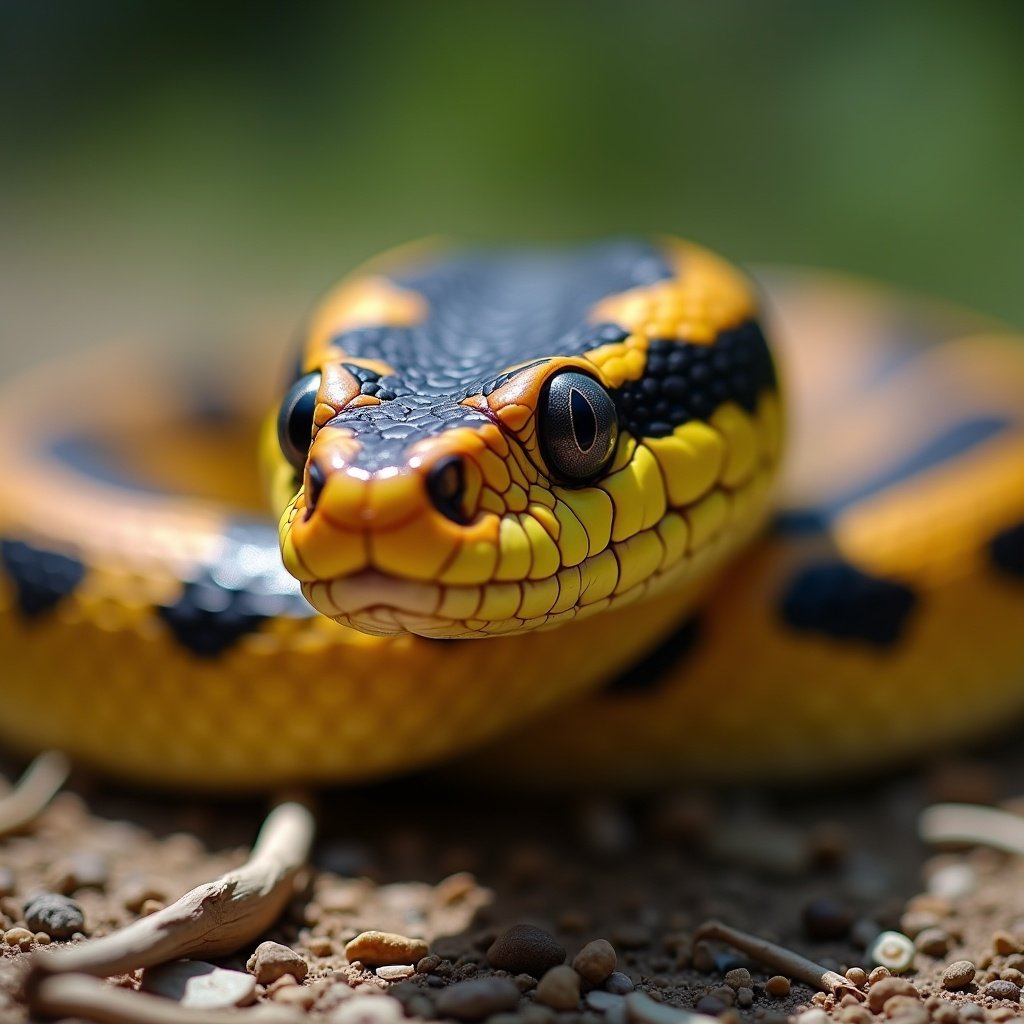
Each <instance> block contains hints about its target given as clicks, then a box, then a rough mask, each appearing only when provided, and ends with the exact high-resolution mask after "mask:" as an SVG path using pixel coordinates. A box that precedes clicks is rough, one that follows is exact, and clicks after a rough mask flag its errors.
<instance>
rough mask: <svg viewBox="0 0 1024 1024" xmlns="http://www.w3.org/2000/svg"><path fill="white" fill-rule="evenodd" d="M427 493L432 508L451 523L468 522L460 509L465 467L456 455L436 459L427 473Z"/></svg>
mask: <svg viewBox="0 0 1024 1024" xmlns="http://www.w3.org/2000/svg"><path fill="white" fill-rule="evenodd" d="M427 493H428V494H429V495H430V500H431V501H432V502H433V503H434V507H435V508H436V509H437V510H438V512H440V513H441V514H442V515H443V516H445V517H446V518H448V519H450V520H451V521H452V522H453V523H459V524H465V523H467V522H468V520H467V518H466V511H465V509H464V508H463V507H462V498H463V495H464V494H465V493H466V467H465V465H464V464H463V462H462V459H461V458H459V456H458V455H446V456H444V457H443V458H441V459H438V460H437V462H435V463H434V464H433V465H432V466H431V467H430V469H429V470H428V471H427Z"/></svg>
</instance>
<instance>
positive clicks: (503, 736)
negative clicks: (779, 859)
mask: <svg viewBox="0 0 1024 1024" xmlns="http://www.w3.org/2000/svg"><path fill="white" fill-rule="evenodd" d="M765 284H766V289H767V292H766V295H767V298H766V308H767V312H766V315H762V314H761V313H759V311H758V307H757V303H756V300H755V296H754V293H753V291H752V290H751V287H750V285H749V284H748V282H747V281H746V279H745V278H744V277H743V276H742V275H740V274H739V272H737V271H736V270H735V269H734V268H732V267H730V266H729V265H728V264H727V263H725V262H724V261H722V260H720V259H719V258H717V257H715V256H713V255H711V254H710V253H708V252H707V251H705V250H702V249H700V248H698V247H696V246H692V245H689V244H687V243H682V242H677V241H672V240H657V241H649V240H638V241H630V240H623V241H614V242H608V243H602V244H598V245H592V246H587V247H581V248H577V249H571V250H547V251H528V252H517V251H508V252H476V251H469V250H467V251H430V250H424V249H409V250H404V251H402V252H400V253H398V254H396V255H393V256H391V257H389V258H387V259H385V260H382V261H380V262H378V263H376V264H371V265H369V266H368V267H366V268H364V269H363V270H362V271H360V272H359V273H357V274H356V275H354V276H352V277H351V278H349V279H347V280H346V281H345V282H343V283H342V284H341V285H340V286H339V287H338V288H337V289H336V290H335V291H334V292H333V293H332V294H331V295H329V296H328V298H327V299H326V300H325V302H324V303H323V304H322V305H321V306H320V307H319V309H318V310H317V311H316V313H315V314H314V316H313V317H312V318H311V320H310V322H309V324H308V325H307V329H306V331H305V333H304V342H303V347H302V352H301V356H300V359H299V361H298V365H297V367H296V369H295V371H294V374H293V378H292V381H291V386H290V387H289V389H288V392H287V394H286V396H285V397H284V399H283V400H280V399H279V400H278V404H277V406H276V408H275V412H274V415H273V416H272V417H271V419H270V420H269V421H267V423H266V425H265V426H264V428H263V430H262V442H261V448H262V465H263V475H264V477H265V481H266V484H267V486H268V489H269V491H270V492H271V494H272V496H273V501H274V506H275V510H277V511H280V510H283V513H282V515H281V520H280V534H278V531H277V530H275V529H274V527H273V526H272V525H271V524H269V523H268V522H266V521H264V520H263V519H261V518H260V517H259V516H257V515H255V514H254V513H252V512H251V511H246V508H245V506H246V505H247V504H250V505H251V504H252V501H251V498H250V497H249V496H250V494H251V491H252V486H251V478H252V477H253V476H255V475H256V474H255V470H254V467H253V464H252V459H251V458H250V456H249V454H248V452H249V447H248V445H249V442H250V441H251V440H252V436H253V435H254V434H255V433H256V432H257V430H256V428H255V426H254V419H253V417H254V412H253V406H254V404H255V403H254V392H258V391H259V390H260V389H259V388H258V387H255V386H254V385H253V384H252V383H251V379H252V376H253V374H252V369H253V367H252V366H249V367H239V368H238V371H237V372H236V373H235V374H234V375H233V379H230V380H228V381H225V382H223V383H218V384H217V385H216V386H214V385H213V384H212V382H210V381H207V382H206V386H205V387H204V389H203V390H204V393H205V394H204V397H203V398H202V399H200V397H198V396H197V395H196V394H195V391H196V389H195V388H192V394H191V395H190V394H189V389H188V388H183V387H182V386H181V385H180V381H179V379H178V378H176V376H175V372H173V371H171V370H168V369H167V368H161V367H158V366H155V365H152V364H148V363H147V362H145V361H144V360H141V361H140V360H139V359H138V358H137V357H135V361H134V362H133V357H131V356H130V355H125V354H124V353H119V354H118V355H117V356H110V357H102V356H100V355H97V354H87V355H83V356H81V357H78V358H76V359H73V360H69V361H67V362H66V363H65V364H63V365H56V366H53V367H43V368H41V369H39V370H37V371H35V372H34V373H32V374H29V375H26V376H24V377H22V378H20V379H18V380H15V381H12V382H10V383H9V384H8V385H7V386H6V389H5V390H4V391H3V393H2V394H0V650H2V651H3V653H4V666H3V668H2V672H0V708H2V712H0V738H2V739H3V741H4V743H5V744H7V745H9V746H11V747H14V748H17V749H19V750H23V751H33V750H37V749H41V748H44V747H54V746H56V747H60V748H63V749H66V750H68V751H69V752H71V753H72V754H74V755H75V756H76V757H78V758H80V759H81V760H82V761H83V762H85V763H88V764H91V765H93V766H96V767H97V768H99V769H101V770H104V771H107V772H110V773H114V774H118V775H121V776H125V777H130V778H133V779H136V780H143V781H148V782H152V783H156V784H161V785H184V786H191V787H205V788H217V789H244V788H250V789H251V788H260V787H265V786H268V785H272V784H277V783H281V782H286V781H291V780H314V781H317V780H351V781H355V780H361V779H366V778H371V777H376V776H380V775H384V774H390V773H396V772H402V771H407V770H411V769H414V768H419V767H422V766H426V765H430V764H434V763H436V762H439V761H442V760H445V759H450V758H453V757H455V756H457V755H468V756H470V757H471V759H472V760H471V762H470V764H471V766H472V771H473V772H474V773H476V774H480V775H484V774H490V775H493V776H498V775H504V776H506V777H508V778H510V779H515V780H518V781H523V782H533V783H536V784H541V785H548V786H558V785H568V784H575V783H578V782H580V781H588V782H590V783H601V784H608V785H620V786H628V785H644V786H650V785H657V784H664V783H665V782H669V781H672V780H676V779H680V778H705V779H715V780H728V779H734V780H735V779H745V778H756V779H768V778H806V777H807V776H809V775H811V776H814V775H819V774H824V773H830V772H838V771H846V770H853V769H862V768H868V767H872V766H878V765H882V764H886V763H890V762H892V761H895V760H899V759H905V758H908V757H912V756H915V755H918V754H920V753H922V752H924V751H926V750H929V749H934V748H936V747H939V746H941V745H942V744H945V743H949V742H953V741H960V740H964V739H968V738H971V737H976V736H978V735H981V734H983V733H984V732H985V730H991V729H993V728H994V727H996V726H998V725H999V724H1000V723H1004V722H1007V721H1009V720H1012V717H1013V715H1014V714H1015V713H1017V712H1020V711H1021V708H1022V705H1024V644H1022V641H1021V640H1020V635H1021V634H1020V626H1021V622H1022V621H1024V347H1022V346H1021V345H1020V343H1019V342H1018V341H1017V340H1016V339H1012V338H1006V337H1000V336H998V334H997V332H996V330H995V329H993V328H992V327H991V326H990V325H988V324H987V323H985V322H984V321H982V320H981V319H980V318H976V317H971V316H969V315H967V314H962V313H959V312H953V311H950V310H945V309H939V308H937V307H934V306H925V305H921V304H915V303H913V302H911V301H910V300H907V299H901V298H898V297H895V296H891V295H887V294H886V293H884V292H882V291H880V290H878V289H874V290H872V289H869V288H865V287H864V286H858V285H856V284H853V283H849V282H839V281H837V280H836V279H832V278H827V277H824V276H816V275H813V274H794V273H791V274H788V275H787V274H780V273H776V274H774V275H768V276H767V277H766V279H765ZM762 328H763V329H762ZM766 335H768V336H771V337H772V338H773V339H775V346H777V351H776V354H775V355H774V356H773V355H772V352H771V351H770V350H769V346H768V342H767V340H766ZM253 362H258V357H256V358H255V359H254V360H253ZM211 393H213V394H214V395H215V398H216V401H215V402H214V403H212V404H211V403H210V402H208V401H206V398H208V396H209V394H211ZM783 399H785V409H786V410H787V411H786V415H785V421H786V423H785V424H784V417H783V404H784V403H783ZM786 437H788V438H789V440H788V445H787V444H784V438H786ZM786 447H788V448H789V452H788V455H787V457H786V459H785V460H784V459H783V457H782V455H783V449H784V448H786ZM780 466H784V467H785V468H784V469H783V471H782V473H781V480H780V481H776V476H777V470H778V469H779V467H780ZM755 537H759V538H760V539H758V540H756V542H755ZM282 560H283V566H284V569H283V568H282ZM285 569H287V572H285V571H284V570H285ZM300 591H301V592H300ZM311 606H312V607H311ZM314 608H315V609H316V612H319V613H321V614H316V612H314V610H313V609H314ZM332 620H336V621H332ZM477 638H487V639H485V640H481V641H480V642H477Z"/></svg>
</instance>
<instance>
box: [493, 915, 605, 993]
mask: <svg viewBox="0 0 1024 1024" xmlns="http://www.w3.org/2000/svg"><path fill="white" fill-rule="evenodd" d="M612 956H613V957H614V951H613V953H612ZM487 962H488V963H489V964H490V965H491V966H492V967H496V968H498V970H501V971H508V972H509V974H532V975H533V976H534V977H535V978H539V977H541V976H542V975H544V974H545V973H546V972H547V971H549V970H550V969H551V968H552V967H557V966H558V965H559V964H563V963H565V949H564V947H562V946H560V945H559V944H558V941H557V940H556V939H555V937H554V936H553V935H551V934H549V933H548V932H546V931H544V929H543V928H537V927H536V926H535V925H532V924H514V925H512V927H511V928H508V929H506V930H505V931H503V932H502V933H501V934H500V935H499V936H498V937H497V938H496V939H495V940H494V942H492V943H491V946H490V948H489V949H488V950H487ZM614 966H615V965H614V963H613V964H612V967H613V968H614ZM605 977H607V974H606V975H605ZM602 980H603V979H602Z"/></svg>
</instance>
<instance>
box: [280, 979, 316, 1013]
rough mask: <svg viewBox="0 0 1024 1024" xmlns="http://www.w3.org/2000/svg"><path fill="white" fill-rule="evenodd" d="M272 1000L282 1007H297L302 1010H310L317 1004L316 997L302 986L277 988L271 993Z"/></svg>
mask: <svg viewBox="0 0 1024 1024" xmlns="http://www.w3.org/2000/svg"><path fill="white" fill-rule="evenodd" d="M270 998H271V999H273V1000H274V1002H275V1003H279V1004H280V1005H282V1006H297V1007H298V1008H299V1009H300V1010H308V1009H309V1008H310V1007H311V1006H312V1005H313V1004H314V1003H315V1002H316V996H315V995H313V993H312V992H311V991H310V990H309V989H308V988H306V987H305V986H302V985H289V986H287V987H286V988H275V989H273V990H272V991H271V993H270Z"/></svg>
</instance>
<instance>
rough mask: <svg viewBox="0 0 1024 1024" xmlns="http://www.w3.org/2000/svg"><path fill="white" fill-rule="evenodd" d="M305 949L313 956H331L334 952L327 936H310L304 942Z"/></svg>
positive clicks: (332, 944)
mask: <svg viewBox="0 0 1024 1024" xmlns="http://www.w3.org/2000/svg"><path fill="white" fill-rule="evenodd" d="M306 948H307V949H308V950H309V951H310V953H312V954H313V956H331V954H332V953H333V952H334V943H333V942H332V941H331V939H330V937H329V936H327V935H311V936H310V937H309V938H308V939H307V940H306Z"/></svg>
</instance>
